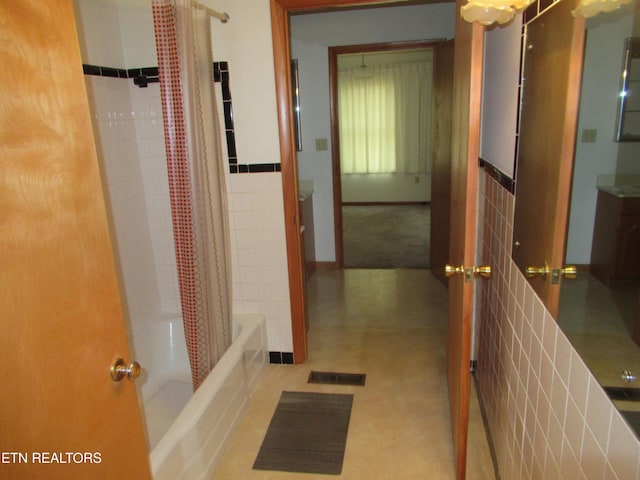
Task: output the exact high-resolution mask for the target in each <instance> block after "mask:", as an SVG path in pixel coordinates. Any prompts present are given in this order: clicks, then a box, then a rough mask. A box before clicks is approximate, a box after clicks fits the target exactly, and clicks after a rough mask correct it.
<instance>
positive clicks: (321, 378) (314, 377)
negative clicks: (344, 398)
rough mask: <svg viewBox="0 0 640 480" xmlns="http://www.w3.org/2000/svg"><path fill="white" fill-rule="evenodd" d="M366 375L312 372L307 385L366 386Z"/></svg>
mask: <svg viewBox="0 0 640 480" xmlns="http://www.w3.org/2000/svg"><path fill="white" fill-rule="evenodd" d="M366 378H367V374H366V373H336V372H316V371H311V373H310V374H309V379H308V380H307V383H324V384H329V385H357V386H364V382H365V379H366Z"/></svg>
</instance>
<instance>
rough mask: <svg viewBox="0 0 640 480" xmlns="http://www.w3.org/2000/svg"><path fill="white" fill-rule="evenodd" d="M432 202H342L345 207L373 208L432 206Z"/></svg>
mask: <svg viewBox="0 0 640 480" xmlns="http://www.w3.org/2000/svg"><path fill="white" fill-rule="evenodd" d="M430 204H431V202H342V206H343V207H372V206H375V205H430Z"/></svg>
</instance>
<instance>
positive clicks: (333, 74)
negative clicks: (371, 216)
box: [329, 47, 344, 268]
mask: <svg viewBox="0 0 640 480" xmlns="http://www.w3.org/2000/svg"><path fill="white" fill-rule="evenodd" d="M329 105H330V109H331V111H330V115H331V172H332V177H333V178H332V184H333V232H334V242H335V251H336V265H337V266H338V268H343V267H344V242H343V237H342V178H341V176H340V128H339V123H338V121H339V114H338V50H336V47H329Z"/></svg>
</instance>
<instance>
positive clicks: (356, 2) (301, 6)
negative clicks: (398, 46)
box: [273, 0, 430, 13]
mask: <svg viewBox="0 0 640 480" xmlns="http://www.w3.org/2000/svg"><path fill="white" fill-rule="evenodd" d="M273 1H276V2H277V3H278V5H279V6H280V7H282V9H283V10H284V11H285V13H299V12H304V11H306V12H310V11H324V10H332V9H334V8H341V7H342V8H344V7H347V8H358V7H360V8H362V7H365V8H368V7H377V6H380V7H382V6H394V5H396V6H401V5H416V4H422V3H430V2H426V1H408V0H273Z"/></svg>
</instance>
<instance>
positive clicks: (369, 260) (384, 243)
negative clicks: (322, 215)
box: [342, 205, 431, 268]
mask: <svg viewBox="0 0 640 480" xmlns="http://www.w3.org/2000/svg"><path fill="white" fill-rule="evenodd" d="M430 226H431V220H430V210H429V205H366V206H361V205H345V206H343V207H342V241H343V253H344V265H345V267H347V268H429V229H430Z"/></svg>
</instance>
